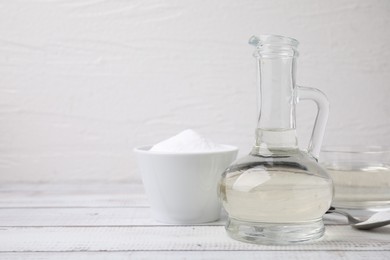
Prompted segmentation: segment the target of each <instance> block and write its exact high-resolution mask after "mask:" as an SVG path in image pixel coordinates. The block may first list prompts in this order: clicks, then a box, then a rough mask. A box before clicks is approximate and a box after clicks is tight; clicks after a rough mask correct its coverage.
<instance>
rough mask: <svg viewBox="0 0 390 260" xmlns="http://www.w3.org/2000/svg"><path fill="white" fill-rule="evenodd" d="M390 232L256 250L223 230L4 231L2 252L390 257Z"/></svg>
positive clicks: (343, 230) (337, 235) (335, 232)
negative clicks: (326, 253) (357, 254)
mask: <svg viewBox="0 0 390 260" xmlns="http://www.w3.org/2000/svg"><path fill="white" fill-rule="evenodd" d="M389 233H390V229H389V228H388V227H387V228H386V227H385V228H382V229H378V230H375V231H371V232H364V231H358V230H353V229H352V228H351V227H349V226H343V225H341V226H340V225H339V226H327V229H326V234H325V236H324V238H323V239H322V240H320V241H318V242H315V243H307V244H300V245H286V246H272V245H271V246H266V245H254V244H247V243H242V242H238V241H235V240H233V239H230V238H229V237H228V236H227V235H226V232H225V230H224V228H223V227H222V226H174V227H171V226H165V227H164V226H159V227H36V228H33V227H29V228H27V227H1V228H0V252H36V251H38V252H39V251H41V252H47V251H52V252H58V251H64V252H65V251H79V252H82V251H177V250H178V251H232V250H244V251H252V250H266V251H270V250H281V251H296V250H311V251H313V250H314V251H323V250H345V251H389V250H390V239H389Z"/></svg>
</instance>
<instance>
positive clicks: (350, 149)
mask: <svg viewBox="0 0 390 260" xmlns="http://www.w3.org/2000/svg"><path fill="white" fill-rule="evenodd" d="M321 153H349V154H351V153H360V154H379V153H390V146H389V145H326V146H323V147H322V148H321Z"/></svg>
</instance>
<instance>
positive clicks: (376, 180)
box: [320, 146, 390, 210]
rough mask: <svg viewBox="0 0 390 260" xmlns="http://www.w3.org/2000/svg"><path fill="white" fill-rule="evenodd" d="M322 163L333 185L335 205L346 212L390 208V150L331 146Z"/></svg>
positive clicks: (326, 150) (326, 151)
mask: <svg viewBox="0 0 390 260" xmlns="http://www.w3.org/2000/svg"><path fill="white" fill-rule="evenodd" d="M320 163H321V164H322V166H323V167H325V168H326V169H327V171H328V173H329V174H330V176H331V178H332V180H333V185H334V198H333V203H332V206H334V207H336V208H345V209H363V210H385V209H390V147H389V146H367V147H365V146H333V147H331V146H329V147H324V148H323V149H322V151H321V154H320Z"/></svg>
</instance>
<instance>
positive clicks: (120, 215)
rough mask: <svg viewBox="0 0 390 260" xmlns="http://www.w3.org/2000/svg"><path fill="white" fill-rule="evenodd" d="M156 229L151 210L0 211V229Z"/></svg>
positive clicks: (335, 219) (332, 220)
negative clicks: (124, 227)
mask: <svg viewBox="0 0 390 260" xmlns="http://www.w3.org/2000/svg"><path fill="white" fill-rule="evenodd" d="M225 220H226V215H225V214H224V213H222V214H221V219H220V220H218V221H216V222H211V223H204V224H202V225H212V226H215V225H224V223H225ZM324 222H325V223H326V224H341V225H342V224H346V223H347V222H346V218H345V217H342V216H339V215H336V214H332V215H326V216H325V217H324ZM137 225H138V226H159V225H167V224H164V223H160V222H157V221H155V220H153V219H152V218H151V216H150V208H138V207H134V208H34V209H31V208H0V226H3V227H5V226H9V227H12V226H19V227H22V226H24V227H55V226H57V227H63V226H137Z"/></svg>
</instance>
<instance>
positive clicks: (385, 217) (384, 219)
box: [326, 207, 390, 230]
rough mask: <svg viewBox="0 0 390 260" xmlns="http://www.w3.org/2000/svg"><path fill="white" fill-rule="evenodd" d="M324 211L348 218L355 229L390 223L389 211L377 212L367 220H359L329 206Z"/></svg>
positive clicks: (377, 226)
mask: <svg viewBox="0 0 390 260" xmlns="http://www.w3.org/2000/svg"><path fill="white" fill-rule="evenodd" d="M326 213H337V214H341V215H344V216H346V217H347V218H348V223H349V224H350V225H351V226H352V227H353V228H356V229H361V230H369V229H374V228H379V227H383V226H386V225H389V224H390V211H383V212H378V213H375V214H374V215H372V216H371V217H370V218H368V219H367V220H360V219H357V218H355V217H353V216H351V215H350V214H349V213H348V212H345V211H343V210H339V209H335V208H334V207H331V208H330V209H329V210H328V211H327V212H326Z"/></svg>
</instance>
